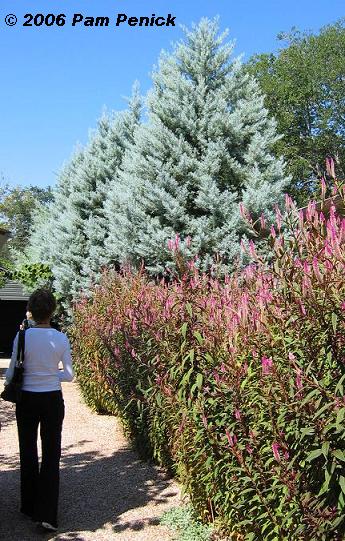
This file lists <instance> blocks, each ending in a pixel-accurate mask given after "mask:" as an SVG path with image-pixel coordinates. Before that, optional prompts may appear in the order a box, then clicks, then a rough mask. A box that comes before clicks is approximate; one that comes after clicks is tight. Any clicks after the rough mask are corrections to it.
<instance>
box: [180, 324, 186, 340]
mask: <svg viewBox="0 0 345 541" xmlns="http://www.w3.org/2000/svg"><path fill="white" fill-rule="evenodd" d="M187 327H188V323H184V324H183V325H182V327H181V334H182V336H183V338H184V339H186V334H187Z"/></svg>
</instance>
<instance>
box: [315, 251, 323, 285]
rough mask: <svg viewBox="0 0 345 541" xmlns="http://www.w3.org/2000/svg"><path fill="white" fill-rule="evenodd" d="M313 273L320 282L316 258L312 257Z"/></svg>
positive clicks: (320, 276)
mask: <svg viewBox="0 0 345 541" xmlns="http://www.w3.org/2000/svg"><path fill="white" fill-rule="evenodd" d="M313 271H314V273H315V276H316V278H317V279H318V281H319V282H322V275H321V272H320V269H319V263H318V260H317V257H316V256H314V257H313Z"/></svg>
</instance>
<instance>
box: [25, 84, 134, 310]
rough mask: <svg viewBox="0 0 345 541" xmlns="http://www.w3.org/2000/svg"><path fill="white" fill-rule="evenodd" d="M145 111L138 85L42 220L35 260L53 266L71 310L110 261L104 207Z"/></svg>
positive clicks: (62, 180) (71, 169)
mask: <svg viewBox="0 0 345 541" xmlns="http://www.w3.org/2000/svg"><path fill="white" fill-rule="evenodd" d="M140 112H141V100H140V96H139V90H138V86H137V85H135V87H134V91H133V95H132V98H131V100H130V102H129V110H127V111H124V112H121V113H118V114H114V115H111V116H106V115H103V117H102V118H101V120H100V121H99V123H98V127H97V130H96V131H95V133H94V134H92V136H91V138H90V141H89V143H88V145H87V146H86V147H85V148H84V149H82V151H80V152H79V153H78V154H77V155H76V156H75V157H74V158H73V159H72V160H71V162H70V164H68V165H67V166H66V167H65V168H64V170H63V171H62V173H61V175H60V177H59V181H58V185H57V187H56V190H55V197H54V202H53V204H52V205H51V206H50V207H49V213H48V215H47V213H45V214H46V215H45V216H41V217H38V219H37V225H36V230H35V231H34V233H33V236H32V246H31V254H32V258H35V259H37V258H38V257H39V258H40V259H39V260H40V261H42V262H47V263H49V264H50V265H51V267H52V271H53V274H54V278H55V280H54V286H55V289H56V291H57V292H58V293H59V294H60V295H61V296H62V298H63V299H64V301H63V304H64V305H65V307H66V308H69V306H70V303H71V302H72V300H75V299H76V298H78V296H79V294H80V292H81V290H83V291H87V290H88V287H89V285H90V283H91V282H93V281H96V280H97V279H98V277H99V274H100V269H101V267H102V265H104V264H105V263H106V262H107V261H108V257H107V256H106V254H105V248H104V245H105V240H106V238H107V236H108V227H107V224H108V220H107V218H106V216H105V208H104V204H105V201H106V198H107V195H108V192H109V189H110V186H111V184H112V183H114V182H116V178H117V171H118V168H119V166H120V165H121V162H122V159H123V155H124V152H125V149H126V148H127V146H128V144H129V143H131V142H132V138H133V132H134V130H135V129H136V127H137V125H138V123H139V120H140ZM42 219H43V220H45V229H46V234H45V238H44V241H43V242H42V239H40V231H39V230H40V229H41V224H42ZM40 240H41V243H40ZM32 258H31V259H32Z"/></svg>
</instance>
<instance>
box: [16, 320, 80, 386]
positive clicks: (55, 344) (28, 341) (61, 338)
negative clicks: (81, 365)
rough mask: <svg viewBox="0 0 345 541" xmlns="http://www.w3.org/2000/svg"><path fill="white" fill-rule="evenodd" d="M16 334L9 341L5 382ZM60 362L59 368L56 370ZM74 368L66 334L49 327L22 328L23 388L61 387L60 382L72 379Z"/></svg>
mask: <svg viewBox="0 0 345 541" xmlns="http://www.w3.org/2000/svg"><path fill="white" fill-rule="evenodd" d="M17 345H18V333H17V336H16V337H15V339H14V342H13V352H12V357H11V362H10V365H9V367H8V369H7V371H6V383H9V382H10V381H11V379H12V376H13V372H14V367H15V364H16V360H17ZM60 363H62V366H63V369H62V370H60V369H59V365H60ZM73 377H74V371H73V366H72V358H71V347H70V343H69V340H68V338H67V336H66V335H65V334H64V333H62V332H59V331H57V330H56V329H51V328H42V327H32V328H29V329H27V330H26V331H25V350H24V377H23V386H22V389H23V391H33V392H45V391H59V390H61V381H72V380H73Z"/></svg>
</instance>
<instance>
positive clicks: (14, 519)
mask: <svg viewBox="0 0 345 541" xmlns="http://www.w3.org/2000/svg"><path fill="white" fill-rule="evenodd" d="M84 443H87V442H83V441H80V442H78V443H76V444H75V445H73V446H70V447H69V448H68V447H67V448H66V447H65V448H64V456H63V458H62V463H61V492H60V513H59V515H60V520H59V534H58V535H57V534H53V535H52V534H48V535H47V534H40V533H38V531H37V527H36V526H35V525H34V524H33V523H31V522H30V521H28V520H27V519H25V517H21V516H20V514H19V513H18V495H19V472H18V467H17V468H16V470H13V469H11V470H8V471H3V472H1V473H0V494H1V502H0V512H1V523H0V539H1V540H4V541H5V540H6V541H19V540H20V541H36V540H37V539H41V538H43V539H59V540H60V541H63V540H65V541H67V540H68V541H71V540H73V541H83V539H84V538H83V537H80V535H79V534H78V532H80V531H89V532H95V531H96V530H98V529H101V528H102V527H103V526H104V525H105V524H107V529H108V531H109V527H110V528H111V531H112V532H113V534H115V533H120V532H124V531H125V530H127V531H128V530H133V531H138V532H140V530H142V529H143V528H144V527H146V526H147V525H149V524H158V522H159V521H158V519H157V517H156V516H153V517H144V518H142V519H139V520H133V521H131V520H127V521H126V520H121V518H120V517H121V515H122V514H123V513H126V512H127V511H129V510H131V509H135V508H138V507H143V506H145V505H146V504H147V503H149V502H150V505H151V506H152V504H153V505H155V504H159V503H163V502H164V501H167V500H168V499H169V498H170V497H174V496H175V495H176V491H174V490H172V489H171V488H170V489H169V488H168V487H169V478H168V476H167V475H165V474H163V473H161V472H159V471H157V469H155V468H154V467H153V466H150V465H149V464H147V463H142V462H141V461H140V460H138V458H137V455H136V454H135V453H134V452H133V451H132V450H131V449H130V448H123V449H120V450H119V451H117V452H116V453H115V454H114V455H113V456H110V457H104V456H101V454H100V453H99V452H84V453H83V452H81V453H73V448H74V447H78V448H79V449H80V448H81V447H82V446H83V444H84ZM64 532H65V533H64ZM118 538H119V539H121V536H119V537H118ZM95 539H97V536H95ZM102 539H104V538H103V537H102ZM138 539H140V534H138Z"/></svg>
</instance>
